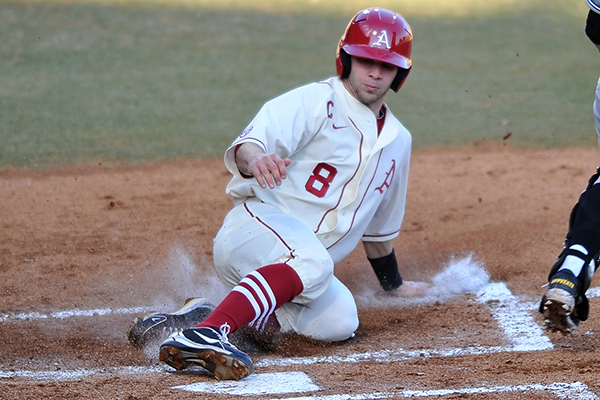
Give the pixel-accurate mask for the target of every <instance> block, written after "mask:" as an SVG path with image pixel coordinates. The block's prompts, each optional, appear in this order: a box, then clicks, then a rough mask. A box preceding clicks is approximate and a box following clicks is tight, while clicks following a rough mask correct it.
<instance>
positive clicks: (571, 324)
mask: <svg viewBox="0 0 600 400" xmlns="http://www.w3.org/2000/svg"><path fill="white" fill-rule="evenodd" d="M579 291H580V283H579V281H578V279H577V278H576V277H575V276H574V275H573V273H571V271H569V270H559V271H558V272H556V273H555V274H554V275H553V276H552V278H551V279H550V283H549V286H548V290H547V291H546V294H545V295H544V297H543V298H542V302H541V304H540V312H541V313H542V314H543V315H544V325H545V327H546V329H548V330H549V331H554V332H561V333H562V334H564V335H570V334H572V333H574V332H575V331H577V329H578V328H579V323H580V321H585V320H586V319H587V317H588V312H589V303H588V301H587V298H586V297H585V295H579V294H578V293H579Z"/></svg>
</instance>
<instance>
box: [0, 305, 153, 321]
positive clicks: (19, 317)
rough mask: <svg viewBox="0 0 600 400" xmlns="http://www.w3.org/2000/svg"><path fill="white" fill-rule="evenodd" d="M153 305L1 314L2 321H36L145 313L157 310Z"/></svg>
mask: <svg viewBox="0 0 600 400" xmlns="http://www.w3.org/2000/svg"><path fill="white" fill-rule="evenodd" d="M155 310H156V308H151V307H133V308H116V309H112V308H96V309H93V310H77V309H75V310H64V311H54V312H51V313H48V314H44V313H39V312H29V313H24V312H23V313H13V314H3V315H0V322H6V321H35V320H48V319H65V318H73V317H99V316H105V315H123V314H143V313H147V312H151V311H155Z"/></svg>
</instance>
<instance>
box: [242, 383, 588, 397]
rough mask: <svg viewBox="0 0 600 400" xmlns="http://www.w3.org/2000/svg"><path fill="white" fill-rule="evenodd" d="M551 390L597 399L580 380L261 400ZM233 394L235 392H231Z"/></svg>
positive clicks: (560, 394) (566, 395) (562, 395)
mask: <svg viewBox="0 0 600 400" xmlns="http://www.w3.org/2000/svg"><path fill="white" fill-rule="evenodd" d="M536 391H537V392H539V391H546V392H551V393H552V394H554V395H555V396H556V397H558V398H559V399H569V400H598V396H596V395H595V394H594V393H593V392H592V391H590V389H589V388H588V386H587V385H585V384H583V383H581V382H575V383H551V384H548V385H543V384H535V383H534V384H530V385H508V386H492V387H470V388H463V389H432V390H402V391H397V392H375V393H362V394H334V395H320V396H319V395H316V396H303V397H286V398H285V399H283V398H281V399H276V398H268V399H267V398H263V399H261V400H372V399H378V400H379V399H397V398H399V397H404V398H413V397H433V396H435V397H436V398H438V397H440V396H453V395H457V394H458V395H461V394H482V393H502V392H518V393H524V392H536ZM231 394H235V393H231Z"/></svg>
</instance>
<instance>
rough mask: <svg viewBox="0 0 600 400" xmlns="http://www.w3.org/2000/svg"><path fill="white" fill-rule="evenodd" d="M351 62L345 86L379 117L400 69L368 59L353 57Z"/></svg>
mask: <svg viewBox="0 0 600 400" xmlns="http://www.w3.org/2000/svg"><path fill="white" fill-rule="evenodd" d="M351 62H352V67H351V69H350V76H349V77H348V79H345V80H344V86H346V89H348V91H349V92H350V93H351V94H352V95H353V96H354V97H356V98H357V99H358V101H360V102H361V103H363V104H364V105H366V106H367V107H369V108H370V109H371V111H373V112H374V113H375V114H376V115H377V114H378V113H379V110H380V109H381V106H382V105H383V101H384V100H385V94H386V93H387V91H388V90H389V89H390V86H391V85H392V82H393V81H394V78H395V77H396V73H397V72H398V67H396V66H394V65H391V64H387V63H384V62H381V61H376V60H370V59H368V58H358V57H351Z"/></svg>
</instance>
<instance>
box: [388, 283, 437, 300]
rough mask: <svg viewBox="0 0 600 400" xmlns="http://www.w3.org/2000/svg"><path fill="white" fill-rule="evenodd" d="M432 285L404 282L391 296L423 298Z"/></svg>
mask: <svg viewBox="0 0 600 400" xmlns="http://www.w3.org/2000/svg"><path fill="white" fill-rule="evenodd" d="M432 287H433V285H432V284H431V283H427V282H417V281H404V282H402V285H400V287H399V288H398V289H396V290H394V291H392V294H393V295H395V296H398V297H425V296H427V295H428V294H429V292H430V291H431V288H432Z"/></svg>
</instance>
